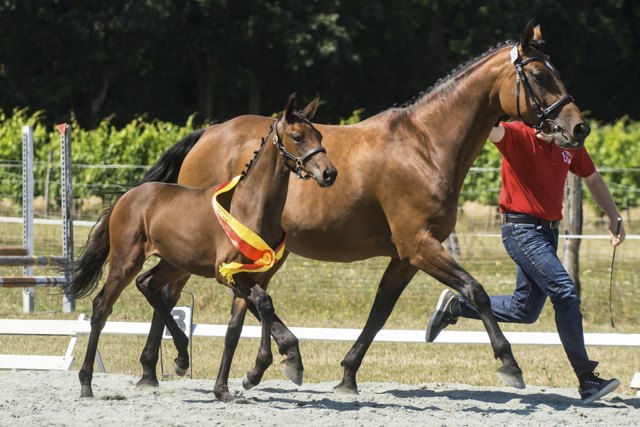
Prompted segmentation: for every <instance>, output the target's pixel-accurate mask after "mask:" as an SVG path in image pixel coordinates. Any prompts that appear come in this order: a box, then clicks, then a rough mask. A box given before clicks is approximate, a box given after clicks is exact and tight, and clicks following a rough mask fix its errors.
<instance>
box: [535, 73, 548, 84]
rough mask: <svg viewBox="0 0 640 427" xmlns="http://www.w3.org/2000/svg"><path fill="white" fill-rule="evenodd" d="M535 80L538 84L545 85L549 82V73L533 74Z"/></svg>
mask: <svg viewBox="0 0 640 427" xmlns="http://www.w3.org/2000/svg"><path fill="white" fill-rule="evenodd" d="M533 79H534V80H535V81H536V83H538V84H543V83H545V82H546V81H547V73H540V72H538V73H533Z"/></svg>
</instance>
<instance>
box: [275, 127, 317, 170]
mask: <svg viewBox="0 0 640 427" xmlns="http://www.w3.org/2000/svg"><path fill="white" fill-rule="evenodd" d="M279 122H280V119H278V120H276V122H275V123H274V124H273V145H275V146H276V147H277V148H278V151H280V154H282V157H283V158H284V159H285V162H284V164H285V165H287V167H288V168H289V170H290V171H291V172H293V173H295V174H296V176H297V177H298V178H300V179H303V180H305V181H306V180H308V179H309V178H312V176H311V175H309V174H308V173H307V174H306V175H303V174H302V172H306V171H305V170H304V169H303V168H304V164H305V163H306V162H307V161H308V160H309V159H311V157H313V156H315V155H316V154H318V153H326V152H327V150H325V149H324V147H322V146H319V147H314V148H312V149H310V150H309V151H307V152H306V153H304V154H303V155H302V156H300V157H297V156H296V155H294V154H292V153H290V152H289V151H287V149H286V148H285V147H284V145H283V144H282V142H280V137H279V135H278V123H279ZM287 160H291V161H293V162H294V163H295V167H291V166H289V162H287Z"/></svg>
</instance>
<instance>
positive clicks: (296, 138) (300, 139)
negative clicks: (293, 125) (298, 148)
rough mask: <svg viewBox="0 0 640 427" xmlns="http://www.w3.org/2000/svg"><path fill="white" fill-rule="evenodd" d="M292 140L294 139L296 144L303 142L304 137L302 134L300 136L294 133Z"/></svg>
mask: <svg viewBox="0 0 640 427" xmlns="http://www.w3.org/2000/svg"><path fill="white" fill-rule="evenodd" d="M291 138H293V140H294V141H295V142H302V141H303V140H304V137H303V136H302V134H299V133H297V132H295V133H292V134H291Z"/></svg>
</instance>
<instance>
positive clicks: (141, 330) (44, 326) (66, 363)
mask: <svg viewBox="0 0 640 427" xmlns="http://www.w3.org/2000/svg"><path fill="white" fill-rule="evenodd" d="M84 317H85V315H84V314H81V315H80V317H79V318H78V319H77V320H21V319H0V335H21V336H24V335H45V336H69V337H70V342H69V345H68V347H67V351H66V352H65V354H64V355H63V356H40V355H38V356H34V355H13V354H0V369H36V370H69V369H71V366H72V365H73V362H74V357H73V349H74V347H75V344H76V341H77V338H78V336H81V335H87V334H89V332H90V331H91V325H90V322H89V321H88V320H84ZM150 327H151V324H150V323H145V322H107V323H106V325H105V327H104V329H103V330H102V334H111V335H133V336H146V335H148V334H149V329H150ZM290 329H291V332H293V334H294V335H295V336H297V337H298V339H300V340H323V341H355V340H356V339H357V337H358V336H359V335H360V332H361V330H360V329H334V328H301V327H300V328H296V327H293V328H290ZM191 331H192V336H193V337H202V338H221V337H224V335H225V333H226V331H227V326H226V325H209V324H194V325H193V326H192V330H191ZM504 334H505V336H506V337H507V339H508V340H509V342H510V343H511V344H516V345H518V344H520V345H560V338H559V337H558V334H557V333H555V332H505V333H504ZM260 335H261V328H260V327H259V326H245V327H244V328H243V329H242V335H241V336H242V337H244V338H259V337H260ZM584 339H585V344H586V345H588V346H621V347H640V334H611V333H607V334H601V333H586V334H585V335H584ZM374 341H378V342H396V343H424V342H425V332H424V331H422V330H406V329H395V330H394V329H383V330H381V331H380V332H379V333H378V334H377V335H376V337H375V339H374ZM434 342H435V343H440V344H486V343H489V336H488V335H487V333H486V332H484V331H442V332H441V333H440V335H438V338H436V340H435V341H434ZM97 362H98V365H99V369H100V370H101V371H103V372H104V366H103V365H102V360H100V359H98V360H97ZM630 387H631V388H633V389H635V390H636V391H637V393H638V395H639V396H640V373H636V374H635V375H634V376H633V378H632V380H631V384H630Z"/></svg>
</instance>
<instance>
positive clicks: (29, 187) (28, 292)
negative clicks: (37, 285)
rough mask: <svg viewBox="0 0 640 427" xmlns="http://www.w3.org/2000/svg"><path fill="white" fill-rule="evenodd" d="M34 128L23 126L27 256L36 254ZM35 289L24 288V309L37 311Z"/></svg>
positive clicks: (29, 268)
mask: <svg viewBox="0 0 640 427" xmlns="http://www.w3.org/2000/svg"><path fill="white" fill-rule="evenodd" d="M33 215H34V212H33V128H32V127H31V126H23V127H22V244H23V247H24V248H25V249H26V251H27V256H33V255H34V246H35V240H34V226H33ZM23 274H24V275H25V276H33V266H26V267H24V269H23ZM34 296H35V289H34V288H33V287H30V288H23V289H22V311H23V312H24V313H33V312H34V311H35V297H34Z"/></svg>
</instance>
